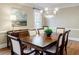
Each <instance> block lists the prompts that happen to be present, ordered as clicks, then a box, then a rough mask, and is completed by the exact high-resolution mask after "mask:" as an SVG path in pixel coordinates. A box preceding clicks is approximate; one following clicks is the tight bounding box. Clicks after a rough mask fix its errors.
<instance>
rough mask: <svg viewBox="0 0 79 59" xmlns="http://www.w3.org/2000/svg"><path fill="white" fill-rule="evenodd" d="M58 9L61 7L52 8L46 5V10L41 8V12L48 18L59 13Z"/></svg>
mask: <svg viewBox="0 0 79 59" xmlns="http://www.w3.org/2000/svg"><path fill="white" fill-rule="evenodd" d="M58 10H59V8H54V9H51V8H47V7H46V8H45V9H44V10H40V13H43V15H44V16H45V17H46V18H52V17H54V16H55V15H56V14H57V11H58Z"/></svg>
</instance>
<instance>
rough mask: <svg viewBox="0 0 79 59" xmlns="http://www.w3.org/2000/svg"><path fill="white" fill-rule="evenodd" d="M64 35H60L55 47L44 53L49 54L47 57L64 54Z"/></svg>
mask: <svg viewBox="0 0 79 59" xmlns="http://www.w3.org/2000/svg"><path fill="white" fill-rule="evenodd" d="M62 37H63V36H62V34H60V35H59V36H58V40H57V43H56V45H55V46H52V47H51V48H49V49H47V50H45V51H44V52H45V53H46V54H47V55H60V54H63V49H64V48H63V45H62V42H63V40H62Z"/></svg>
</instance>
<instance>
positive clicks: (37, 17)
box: [34, 9, 42, 29]
mask: <svg viewBox="0 0 79 59" xmlns="http://www.w3.org/2000/svg"><path fill="white" fill-rule="evenodd" d="M34 20H35V28H36V29H39V28H42V14H41V13H40V10H37V9H34Z"/></svg>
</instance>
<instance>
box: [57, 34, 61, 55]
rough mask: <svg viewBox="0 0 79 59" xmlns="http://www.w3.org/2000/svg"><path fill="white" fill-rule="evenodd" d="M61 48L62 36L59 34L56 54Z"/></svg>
mask: <svg viewBox="0 0 79 59" xmlns="http://www.w3.org/2000/svg"><path fill="white" fill-rule="evenodd" d="M61 46H62V34H59V36H58V40H57V47H56V54H58V53H59V51H60V47H61Z"/></svg>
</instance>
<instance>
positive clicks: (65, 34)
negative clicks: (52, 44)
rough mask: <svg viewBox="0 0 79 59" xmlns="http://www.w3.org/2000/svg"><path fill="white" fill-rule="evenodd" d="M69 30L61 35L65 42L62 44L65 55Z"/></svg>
mask: <svg viewBox="0 0 79 59" xmlns="http://www.w3.org/2000/svg"><path fill="white" fill-rule="evenodd" d="M70 31H71V30H68V31H66V32H65V33H64V34H63V40H64V41H65V43H64V50H65V53H66V54H67V45H68V37H69V32H70Z"/></svg>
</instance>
